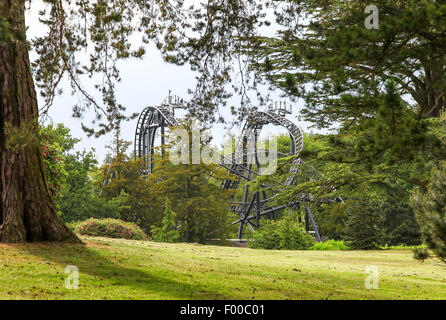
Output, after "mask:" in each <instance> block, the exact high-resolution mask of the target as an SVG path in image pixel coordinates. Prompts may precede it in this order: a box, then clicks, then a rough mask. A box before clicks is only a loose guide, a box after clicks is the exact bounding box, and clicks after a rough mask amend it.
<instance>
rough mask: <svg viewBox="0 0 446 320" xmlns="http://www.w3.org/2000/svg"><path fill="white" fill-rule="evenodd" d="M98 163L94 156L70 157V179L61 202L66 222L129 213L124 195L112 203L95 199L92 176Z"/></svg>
mask: <svg viewBox="0 0 446 320" xmlns="http://www.w3.org/2000/svg"><path fill="white" fill-rule="evenodd" d="M96 163H97V161H96V159H95V158H94V154H93V153H92V152H85V151H84V152H77V153H76V154H74V155H69V156H67V157H66V160H65V169H66V171H67V173H68V176H67V179H66V183H65V185H64V188H63V191H62V197H61V199H60V200H59V201H58V204H59V210H60V212H61V217H62V220H63V221H65V222H72V221H81V220H85V219H88V218H98V219H100V218H120V217H121V211H122V210H123V209H125V204H124V203H123V201H124V200H125V199H123V198H122V196H123V195H121V194H118V195H117V196H116V197H114V198H111V199H110V200H107V199H104V198H99V197H97V196H96V195H95V190H94V188H93V182H92V180H91V177H90V174H91V172H92V171H93V170H95V165H96Z"/></svg>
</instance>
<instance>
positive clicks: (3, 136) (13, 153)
mask: <svg viewBox="0 0 446 320" xmlns="http://www.w3.org/2000/svg"><path fill="white" fill-rule="evenodd" d="M0 16H3V17H6V18H7V19H8V22H9V32H10V34H11V35H12V39H11V40H9V41H7V42H5V43H0V174H1V176H0V193H1V198H0V242H9V243H11V242H25V241H31V242H33V241H71V242H80V240H79V239H78V238H77V237H76V236H75V235H74V233H73V232H71V231H70V230H69V229H68V228H67V227H66V226H65V225H64V224H63V222H62V221H61V220H60V218H59V217H58V215H57V213H56V209H55V206H54V204H53V202H52V199H51V196H50V193H49V189H48V186H47V182H46V175H45V169H44V167H43V161H42V155H41V150H40V144H39V143H38V140H39V139H38V137H37V133H38V107H37V97H36V92H35V88H34V81H33V78H32V73H31V66H30V61H29V55H28V46H27V44H26V41H25V40H24V38H25V36H24V35H25V32H26V29H25V4H24V1H22V0H20V1H16V0H0ZM17 141H19V143H17ZM20 141H21V143H20Z"/></svg>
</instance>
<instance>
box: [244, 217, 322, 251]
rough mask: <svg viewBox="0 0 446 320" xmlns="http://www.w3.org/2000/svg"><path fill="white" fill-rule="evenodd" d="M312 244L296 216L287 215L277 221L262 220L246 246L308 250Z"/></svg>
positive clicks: (312, 241)
mask: <svg viewBox="0 0 446 320" xmlns="http://www.w3.org/2000/svg"><path fill="white" fill-rule="evenodd" d="M313 244H314V240H313V238H312V237H311V235H309V234H307V233H306V232H305V231H304V229H303V227H302V225H301V224H300V223H299V222H298V221H297V217H295V216H293V215H289V216H288V217H285V218H283V219H281V220H278V221H264V224H263V225H262V227H261V228H260V230H258V231H257V232H256V233H254V234H253V235H252V240H251V241H248V247H250V248H254V249H270V250H308V249H309V248H311V246H312V245H313Z"/></svg>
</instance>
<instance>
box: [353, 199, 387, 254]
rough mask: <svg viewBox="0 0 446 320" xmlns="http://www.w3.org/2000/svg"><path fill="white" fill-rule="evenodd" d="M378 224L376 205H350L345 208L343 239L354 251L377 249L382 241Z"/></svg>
mask: <svg viewBox="0 0 446 320" xmlns="http://www.w3.org/2000/svg"><path fill="white" fill-rule="evenodd" d="M380 223H381V215H380V213H379V211H378V210H377V206H376V204H373V203H371V202H367V201H361V202H359V203H352V204H350V205H349V207H348V208H347V223H346V226H345V229H344V235H345V237H344V239H345V240H347V241H349V247H351V248H352V249H354V250H374V249H378V248H379V245H380V244H381V241H382V239H383V234H382V230H381V229H380V227H379V225H380Z"/></svg>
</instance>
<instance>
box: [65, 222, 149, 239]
mask: <svg viewBox="0 0 446 320" xmlns="http://www.w3.org/2000/svg"><path fill="white" fill-rule="evenodd" d="M70 226H71V228H72V229H73V231H74V232H75V233H78V234H81V235H85V236H92V237H108V238H121V239H131V240H147V239H148V237H147V235H146V234H145V233H144V232H143V231H142V230H141V229H140V228H139V227H138V226H137V225H136V224H135V223H130V222H125V221H122V220H117V219H112V218H108V219H93V218H91V219H88V220H85V221H82V222H78V223H73V224H71V225H70Z"/></svg>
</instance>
